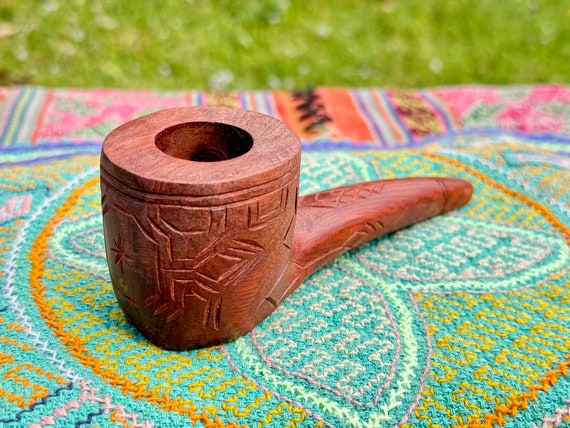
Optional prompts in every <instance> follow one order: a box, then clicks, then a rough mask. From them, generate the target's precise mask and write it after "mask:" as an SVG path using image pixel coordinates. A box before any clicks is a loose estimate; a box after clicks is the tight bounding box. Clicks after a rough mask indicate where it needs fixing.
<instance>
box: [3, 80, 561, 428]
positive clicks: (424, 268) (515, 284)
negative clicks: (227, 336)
mask: <svg viewBox="0 0 570 428" xmlns="http://www.w3.org/2000/svg"><path fill="white" fill-rule="evenodd" d="M181 105H230V106H234V107H240V108H247V109H252V110H257V111H260V112H262V113H265V114H270V115H273V116H275V117H277V118H279V119H281V120H283V121H284V122H285V123H287V124H288V125H289V126H290V127H291V128H292V129H293V130H294V131H295V132H297V133H298V134H299V135H300V136H301V139H302V143H303V150H304V151H303V158H302V170H301V193H302V194H308V193H312V192H315V191H318V190H323V189H326V188H330V187H333V186H339V185H343V184H348V183H353V182H359V181H367V180H373V179H388V178H397V177H407V176H435V175H438V176H453V177H460V178H464V179H466V180H468V181H470V182H471V183H472V184H473V186H474V189H475V192H474V195H473V199H472V201H471V202H470V203H469V204H468V205H466V206H465V207H463V208H461V209H458V210H456V211H453V212H450V213H448V214H446V215H442V216H439V217H437V218H433V219H431V220H428V221H426V222H423V223H420V224H417V225H414V226H412V227H410V228H407V229H404V230H401V231H399V232H396V233H394V234H391V235H389V236H386V237H383V238H380V239H377V240H374V241H372V242H370V243H368V244H366V245H364V246H362V247H360V248H358V249H356V250H353V251H350V252H348V253H346V254H344V255H342V256H341V257H339V258H337V259H335V260H334V261H333V262H331V263H330V264H328V265H327V266H325V267H324V268H322V269H320V270H319V271H317V272H316V273H315V274H314V275H312V276H311V277H310V278H309V279H308V280H306V281H305V283H303V284H302V285H301V287H300V288H299V289H298V290H297V291H295V292H294V293H293V294H292V295H291V296H290V297H289V298H288V299H287V300H286V301H285V302H284V303H283V305H282V306H281V307H279V309H278V310H277V311H276V312H274V313H273V314H272V315H271V316H270V317H269V318H268V319H266V320H265V321H264V322H263V323H262V324H260V325H259V326H258V327H257V328H255V329H254V330H253V331H252V332H251V333H250V334H248V335H247V336H245V337H242V338H239V339H237V340H235V341H234V342H231V343H228V344H225V345H223V346H218V347H212V348H206V349H199V350H194V351H188V352H171V351H165V350H162V349H159V348H157V347H155V346H153V345H152V344H150V343H148V342H147V341H146V340H145V339H144V337H142V336H141V335H140V334H139V333H138V332H137V331H136V329H135V328H133V327H132V326H131V325H129V324H128V322H127V321H126V319H125V317H124V316H123V314H122V312H121V310H120V309H119V306H118V304H117V302H116V300H115V297H114V294H113V290H112V286H111V283H110V279H109V274H108V269H107V263H106V259H105V250H104V242H103V233H102V224H101V214H100V191H99V152H100V148H101V143H102V140H103V138H104V137H105V135H106V134H107V133H108V132H110V131H111V130H112V129H113V128H114V127H116V126H118V125H120V124H121V123H124V122H126V121H127V120H130V119H132V118H135V117H138V116H141V115H143V114H146V113H149V112H151V111H155V110H158V109H162V108H167V107H174V106H181ZM0 165H1V168H0V269H1V274H0V425H2V426H7V427H19V426H30V427H43V426H81V425H88V426H128V427H130V426H132V427H150V426H156V427H166V426H168V427H175V426H180V427H182V426H193V425H194V426H205V427H218V426H220V427H221V426H247V427H254V426H255V427H257V426H260V427H262V426H270V427H273V426H276V427H277V426H284V427H285V426H289V427H313V426H327V427H384V426H386V427H391V426H403V427H442V426H444V427H447V426H455V427H468V426H469V427H493V426H504V427H523V426H524V427H564V426H570V377H569V371H570V358H569V356H570V275H569V266H570V253H569V244H570V230H569V228H570V216H569V214H570V87H565V86H552V85H547V86H524V87H478V86H473V87H451V88H433V89H426V90H412V89H408V90H401V89H400V90H395V89H394V90H382V89H349V88H316V89H313V90H308V91H301V92H296V93H288V92H283V93H278V92H237V93H206V92H197V91H177V92H156V91H119V90H78V89H49V88H40V87H32V86H23V87H9V88H0Z"/></svg>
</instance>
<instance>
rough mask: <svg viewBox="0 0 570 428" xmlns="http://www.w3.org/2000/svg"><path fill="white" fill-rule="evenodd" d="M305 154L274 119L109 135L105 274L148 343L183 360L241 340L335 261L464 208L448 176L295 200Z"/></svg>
mask: <svg viewBox="0 0 570 428" xmlns="http://www.w3.org/2000/svg"><path fill="white" fill-rule="evenodd" d="M300 157H301V145H300V141H299V138H298V137H297V136H296V135H295V134H294V133H293V132H292V131H291V130H290V129H289V128H288V127H286V126H285V125H284V124H283V123H282V122H280V121H278V120H276V119H274V118H271V117H269V116H265V115H262V114H259V113H255V112H251V111H245V110H238V109H231V108H225V107H182V108H175V109H169V110H163V111H159V112H157V113H153V114H150V115H148V116H145V117H142V118H139V119H136V120H134V121H131V122H129V123H126V124H124V125H122V126H120V127H119V128H117V129H115V130H114V131H112V132H111V133H110V134H109V136H108V137H107V138H106V139H105V142H104V144H103V149H102V153H101V193H102V212H103V224H104V234H105V246H106V254H107V261H108V265H109V272H110V275H111V280H112V283H113V288H114V291H115V294H116V296H117V300H118V302H119V304H120V306H121V308H122V310H123V311H124V313H125V314H126V316H127V318H128V319H129V320H130V321H131V322H132V323H133V324H134V325H135V326H136V327H137V328H138V329H139V330H140V331H141V332H142V333H143V334H144V335H145V336H146V337H147V338H148V339H149V340H151V341H152V342H153V343H155V344H156V345H158V346H161V347H164V348H167V349H176V350H185V349H189V348H196V347H203V346H209V345H216V344H220V343H223V342H226V341H229V340H232V339H234V338H237V337H239V336H241V335H243V334H246V333H248V332H249V331H250V330H251V329H253V328H254V327H255V326H256V325H257V324H259V323H260V322H261V321H262V320H263V319H264V318H266V317H267V316H268V315H269V314H270V313H271V312H272V311H274V310H275V308H276V307H277V306H279V304H280V303H281V302H282V301H283V300H284V299H285V298H286V297H287V296H288V295H289V294H290V293H291V292H293V291H294V290H295V289H296V288H297V287H298V286H299V284H301V282H302V281H303V280H304V279H305V278H307V276H309V275H310V274H311V273H312V272H314V271H315V270H316V269H318V268H319V267H321V266H322V265H324V264H325V263H327V262H328V261H330V260H332V259H333V258H334V257H336V256H337V255H339V254H341V253H342V252H344V251H347V250H349V249H351V248H354V247H356V246H358V245H360V244H362V243H364V242H366V241H368V240H370V239H373V238H377V237H379V236H382V235H384V234H386V233H389V232H393V231H395V230H398V229H400V228H403V227H406V226H409V225H411V224H414V223H416V222H419V221H422V220H425V219H427V218H430V217H432V216H435V215H438V214H440V213H444V212H446V211H449V210H453V209H454V208H457V207H459V206H462V205H463V204H465V203H467V202H468V201H469V199H470V197H471V194H472V191H473V189H472V187H471V185H470V184H469V183H468V182H466V181H463V180H459V179H455V178H408V179H398V180H380V181H374V182H367V183H359V184H353V185H350V186H343V187H337V188H334V189H331V190H326V191H323V192H320V193H315V194H312V195H308V196H304V197H301V198H299V197H298V188H299V167H300Z"/></svg>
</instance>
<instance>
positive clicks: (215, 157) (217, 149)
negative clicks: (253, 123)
mask: <svg viewBox="0 0 570 428" xmlns="http://www.w3.org/2000/svg"><path fill="white" fill-rule="evenodd" d="M154 143H155V144H156V147H158V148H159V149H160V150H161V151H163V152H164V153H166V154H167V155H170V156H174V157H175V158H178V159H184V160H191V161H195V162H220V161H224V160H228V159H233V158H237V157H238V156H241V155H243V154H245V153H247V152H248V151H249V150H250V149H251V147H252V146H253V138H252V137H251V135H250V134H249V133H248V132H246V131H244V130H243V129H241V128H238V127H237V126H233V125H228V124H225V123H217V122H187V123H181V124H179V125H174V126H170V127H168V128H166V129H164V130H163V131H161V132H160V133H159V134H157V135H156V137H155V138H154Z"/></svg>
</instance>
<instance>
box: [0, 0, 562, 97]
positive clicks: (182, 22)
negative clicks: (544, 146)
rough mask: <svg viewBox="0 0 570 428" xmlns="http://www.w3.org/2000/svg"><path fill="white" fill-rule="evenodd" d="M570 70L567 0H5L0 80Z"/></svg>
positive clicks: (202, 83) (65, 82)
mask: <svg viewBox="0 0 570 428" xmlns="http://www.w3.org/2000/svg"><path fill="white" fill-rule="evenodd" d="M539 82H561V83H568V82H570V2H569V1H568V0H501V1H498V0H455V1H451V0H449V1H435V0H433V1H430V0H406V1H398V0H378V1H372V0H367V1H359V0H328V1H326V2H325V1H312V0H304V1H298V0H243V1H221V0H220V1H205V0H204V1H202V0H193V1H192V0H161V1H158V0H147V1H116V0H42V1H37V0H2V1H1V2H0V84H3V85H11V84H19V83H31V84H39V85H47V86H74V87H103V86H104V87H123V88H153V89H264V88H268V89H294V88H306V87H310V86H317V85H332V86H383V87H393V86H400V87H412V86H415V87H427V86H437V85H453V84H460V83H489V84H507V83H539Z"/></svg>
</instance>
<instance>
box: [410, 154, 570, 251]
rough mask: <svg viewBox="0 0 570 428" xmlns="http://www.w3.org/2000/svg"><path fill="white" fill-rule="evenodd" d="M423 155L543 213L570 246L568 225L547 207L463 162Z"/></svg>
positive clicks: (439, 156)
mask: <svg viewBox="0 0 570 428" xmlns="http://www.w3.org/2000/svg"><path fill="white" fill-rule="evenodd" d="M421 154H422V155H423V156H425V157H428V158H431V159H434V160H438V161H441V162H445V163H448V164H451V165H453V166H456V167H458V168H460V169H464V170H466V171H468V172H469V173H470V174H472V175H474V176H476V177H477V178H478V179H480V180H481V181H483V182H485V183H486V184H488V185H489V186H492V187H494V188H496V189H499V190H500V191H501V192H503V193H506V194H507V195H509V196H512V197H514V198H516V199H518V200H519V201H521V202H523V203H524V204H525V205H528V206H529V207H531V208H532V209H534V210H536V211H538V212H539V213H541V214H542V215H543V216H544V217H545V218H546V220H547V221H548V222H549V223H550V224H551V225H552V226H554V227H555V228H556V229H558V230H559V231H560V232H561V233H562V236H563V237H564V239H565V240H566V243H567V244H569V245H570V230H569V229H568V228H567V227H566V225H565V224H564V223H562V222H561V221H560V220H558V219H557V218H556V216H555V215H554V214H552V212H551V211H550V210H549V209H548V208H547V207H545V206H544V205H543V204H541V203H540V202H537V201H534V200H532V199H530V198H528V197H526V196H525V195H523V194H521V193H519V192H517V191H516V190H513V189H510V188H508V187H507V186H505V185H503V184H501V183H499V182H497V181H495V180H493V179H491V178H489V177H487V176H486V175H485V174H483V173H482V172H480V171H478V170H476V169H475V168H473V167H470V166H469V165H466V164H464V163H463V162H460V161H458V160H456V159H452V158H449V157H447V156H443V155H439V154H436V153H429V152H421Z"/></svg>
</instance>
